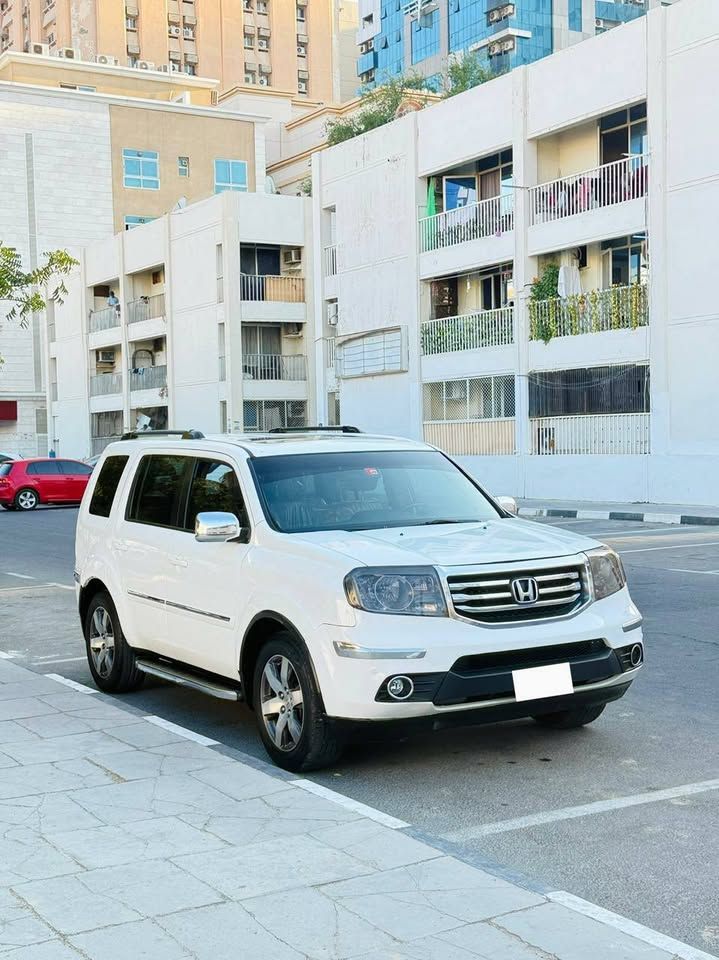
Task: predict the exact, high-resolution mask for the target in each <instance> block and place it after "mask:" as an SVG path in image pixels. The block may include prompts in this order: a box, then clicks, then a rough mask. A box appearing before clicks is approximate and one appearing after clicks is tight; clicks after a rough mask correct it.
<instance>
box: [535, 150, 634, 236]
mask: <svg viewBox="0 0 719 960" xmlns="http://www.w3.org/2000/svg"><path fill="white" fill-rule="evenodd" d="M648 187H649V156H648V155H647V154H636V155H633V156H630V157H625V158H623V159H622V160H615V161H614V162H613V163H605V164H603V165H602V166H600V167H594V168H593V169H592V170H585V171H583V172H582V173H576V174H574V175H573V176H570V177H560V178H559V179H558V180H551V181H549V182H548V183H541V184H539V186H536V187H532V188H531V189H530V191H529V204H530V217H531V223H532V224H538V223H549V222H551V221H552V220H561V219H562V218H563V217H572V216H575V215H576V214H578V213H585V212H586V211H587V210H595V209H599V208H601V207H609V206H612V205H613V204H616V203H624V202H625V201H626V200H637V199H638V198H640V197H644V196H645V195H646V193H647V190H648Z"/></svg>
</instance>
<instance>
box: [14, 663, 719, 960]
mask: <svg viewBox="0 0 719 960" xmlns="http://www.w3.org/2000/svg"><path fill="white" fill-rule="evenodd" d="M83 689H84V688H83ZM154 721H155V722H151V721H148V720H147V719H145V718H143V716H142V715H140V714H139V713H138V712H137V711H136V710H134V709H133V708H132V707H129V706H128V707H127V708H125V707H124V706H123V707H121V708H120V707H118V706H116V705H115V704H114V703H113V702H110V701H109V700H108V699H106V698H103V696H102V695H100V694H93V693H92V692H90V691H87V692H80V691H79V690H78V691H76V690H73V689H69V688H68V687H67V686H63V685H61V684H60V683H59V682H57V681H56V680H53V679H51V678H49V677H46V676H41V675H38V674H34V673H31V672H29V671H27V670H25V669H23V668H21V667H19V666H17V665H16V664H14V663H12V662H11V661H10V660H4V659H0V827H1V833H0V960H78V958H81V957H83V958H86V960H87V958H89V960H128V958H131V960H190V958H194V960H230V958H231V960H238V958H239V960H298V958H303V957H304V958H313V960H314V958H317V960H340V958H345V957H347V958H349V957H357V958H364V960H403V958H415V960H473V958H477V957H479V958H484V960H595V958H596V960H670V958H672V957H676V956H680V957H686V958H690V960H698V958H699V957H705V956H708V955H705V954H702V953H701V951H696V950H692V949H691V948H689V947H684V946H683V945H681V944H678V943H677V942H676V941H670V940H668V939H667V938H662V937H661V936H660V935H658V934H657V935H653V934H652V933H651V931H647V930H645V928H639V927H636V928H635V927H634V925H632V924H629V922H628V921H622V920H621V919H620V918H616V917H614V915H609V914H605V913H604V912H603V911H601V910H598V909H597V908H592V907H591V906H590V905H589V904H583V902H582V901H577V900H575V899H574V898H572V897H571V896H569V895H568V894H542V893H539V892H537V891H536V890H532V889H529V888H528V887H526V886H521V885H519V884H518V883H515V882H510V880H508V879H506V878H505V877H502V876H500V875H498V874H497V873H496V872H494V873H493V872H488V871H487V870H482V869H478V868H477V867H476V866H473V865H470V864H468V863H465V862H463V861H462V860H460V859H458V858H455V857H453V856H449V855H447V853H446V851H443V850H441V849H438V848H436V847H434V846H432V845H430V844H429V843H425V842H423V841H422V840H420V839H417V837H416V836H412V835H411V829H408V828H407V826H406V825H403V824H401V823H400V822H399V821H394V820H393V819H392V818H390V817H386V816H384V815H382V814H379V813H378V812H377V811H372V810H371V809H369V808H364V811H363V810H362V809H361V805H358V804H356V803H354V802H353V801H349V800H346V799H345V798H341V797H340V796H339V795H331V794H330V795H331V796H334V797H335V799H328V798H327V797H326V796H321V795H319V796H318V795H316V793H313V792H310V790H312V789H314V784H311V783H310V784H309V789H308V781H299V785H298V783H296V782H292V780H293V778H291V777H289V776H288V775H283V774H281V773H275V772H274V769H273V768H270V767H269V766H267V765H264V764H262V763H258V762H257V761H251V762H244V761H240V760H239V759H236V757H237V755H236V754H235V753H234V752H233V751H231V750H228V749H227V748H223V747H220V746H219V745H214V744H213V741H207V740H206V739H205V738H202V737H197V736H196V735H195V742H193V741H192V740H191V739H188V738H187V735H188V734H189V736H193V735H192V734H191V733H189V732H188V731H185V732H184V733H183V731H182V728H177V727H174V728H173V725H172V724H164V722H163V721H159V722H158V721H157V718H154ZM177 731H179V732H177ZM319 790H320V793H321V792H322V788H319ZM582 911H584V912H582ZM592 912H595V916H597V917H598V919H593V918H592V916H590V915H588V914H592ZM623 923H624V925H625V926H624V930H622V929H620V928H621V926H622V924H623ZM617 924H618V925H619V928H618V926H617ZM627 924H628V926H627ZM626 930H629V931H630V933H635V934H638V936H632V935H629V934H628V933H627V932H625V931H626ZM642 938H643V939H642Z"/></svg>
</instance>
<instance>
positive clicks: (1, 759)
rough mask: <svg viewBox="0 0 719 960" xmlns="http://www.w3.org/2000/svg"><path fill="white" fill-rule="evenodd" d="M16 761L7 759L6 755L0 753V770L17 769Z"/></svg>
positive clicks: (10, 758)
mask: <svg viewBox="0 0 719 960" xmlns="http://www.w3.org/2000/svg"><path fill="white" fill-rule="evenodd" d="M17 766H18V762H17V760H13V758H12V757H9V756H8V755H7V753H3V752H2V751H0V770H4V769H6V768H7V767H17Z"/></svg>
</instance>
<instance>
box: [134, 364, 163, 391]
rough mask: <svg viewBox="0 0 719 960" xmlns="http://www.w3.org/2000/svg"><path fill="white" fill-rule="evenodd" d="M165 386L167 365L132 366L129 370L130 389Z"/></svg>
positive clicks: (149, 388)
mask: <svg viewBox="0 0 719 960" xmlns="http://www.w3.org/2000/svg"><path fill="white" fill-rule="evenodd" d="M166 386H167V367H166V366H165V365H164V364H163V365H162V366H159V367H133V368H132V369H131V370H130V390H157V389H162V387H166Z"/></svg>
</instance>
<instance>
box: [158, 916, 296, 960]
mask: <svg viewBox="0 0 719 960" xmlns="http://www.w3.org/2000/svg"><path fill="white" fill-rule="evenodd" d="M156 923H158V924H159V925H160V926H161V927H163V928H164V929H165V930H167V931H168V932H169V933H170V934H171V935H172V936H173V937H174V938H175V940H177V941H178V942H179V943H181V944H182V945H183V946H184V947H186V948H187V950H188V951H189V952H190V953H191V954H192V956H193V957H196V958H197V960H239V958H240V957H241V958H242V960H268V958H271V960H301V958H303V957H306V954H305V953H298V952H297V951H296V950H294V949H293V948H292V947H290V946H288V945H287V943H285V942H283V940H294V938H295V931H294V929H292V928H291V927H289V926H287V927H286V928H285V929H284V930H282V931H281V933H280V937H282V938H283V939H278V937H276V936H275V935H274V934H272V933H270V932H269V931H268V930H266V929H265V927H264V926H261V925H260V924H259V923H258V922H257V921H256V920H255V919H254V917H252V916H251V915H250V914H249V913H248V912H247V910H245V908H244V906H243V905H242V904H239V903H220V904H216V905H215V906H212V907H200V908H199V909H198V910H186V911H184V912H183V913H174V914H172V915H171V916H167V917H160V918H158V919H157V920H156ZM239 945H241V949H238V946H239Z"/></svg>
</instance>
